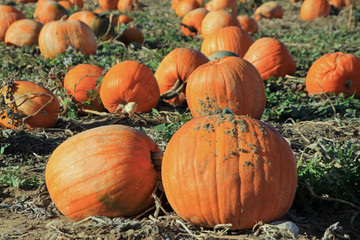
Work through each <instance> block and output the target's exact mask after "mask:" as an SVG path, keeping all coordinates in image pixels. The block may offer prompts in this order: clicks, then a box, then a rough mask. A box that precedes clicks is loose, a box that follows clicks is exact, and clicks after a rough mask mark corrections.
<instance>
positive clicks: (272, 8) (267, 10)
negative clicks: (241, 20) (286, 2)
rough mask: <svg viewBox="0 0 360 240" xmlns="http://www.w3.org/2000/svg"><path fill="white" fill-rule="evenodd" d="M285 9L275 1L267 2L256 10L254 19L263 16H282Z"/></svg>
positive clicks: (257, 19)
mask: <svg viewBox="0 0 360 240" xmlns="http://www.w3.org/2000/svg"><path fill="white" fill-rule="evenodd" d="M283 15H284V10H283V8H282V6H281V5H280V4H279V3H277V2H274V1H270V2H266V3H264V4H262V5H261V6H260V7H258V8H257V9H256V10H255V13H254V19H255V20H256V21H259V20H260V19H261V18H282V17H283Z"/></svg>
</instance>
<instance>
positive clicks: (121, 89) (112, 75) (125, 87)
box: [100, 61, 160, 113]
mask: <svg viewBox="0 0 360 240" xmlns="http://www.w3.org/2000/svg"><path fill="white" fill-rule="evenodd" d="M100 97H101V100H102V102H103V104H104V106H105V108H106V109H107V110H109V112H111V113H114V112H115V111H117V110H120V109H118V107H119V105H120V104H122V105H125V104H127V103H130V102H135V103H136V105H137V107H136V112H138V113H139V112H149V111H151V109H153V108H154V107H156V105H157V104H158V102H159V99H160V90H159V85H158V83H157V82H156V79H155V77H154V74H153V73H152V71H151V70H150V69H149V68H148V67H147V66H146V65H144V64H142V63H139V62H137V61H124V62H120V63H118V64H116V65H115V66H113V67H111V68H110V69H109V71H108V72H107V73H106V74H105V76H104V79H103V81H102V84H101V88H100Z"/></svg>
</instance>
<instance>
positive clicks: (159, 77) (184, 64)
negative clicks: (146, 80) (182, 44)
mask: <svg viewBox="0 0 360 240" xmlns="http://www.w3.org/2000/svg"><path fill="white" fill-rule="evenodd" d="M208 61H209V59H208V58H207V57H206V56H205V55H204V54H202V53H201V52H199V51H197V50H194V49H191V48H176V49H174V50H172V51H171V52H170V53H169V54H168V55H166V56H165V58H164V59H163V60H162V61H161V63H160V65H159V66H158V68H157V70H156V72H155V78H156V81H157V82H158V84H159V88H160V94H161V95H162V97H163V98H164V99H165V100H166V101H168V102H169V103H171V104H174V105H179V104H181V103H182V102H184V101H185V86H186V82H187V79H188V77H189V76H190V74H191V73H192V72H193V71H194V70H195V69H196V68H197V67H199V66H200V65H202V64H204V63H207V62H208Z"/></svg>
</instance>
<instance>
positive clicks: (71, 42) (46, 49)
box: [39, 19, 97, 58]
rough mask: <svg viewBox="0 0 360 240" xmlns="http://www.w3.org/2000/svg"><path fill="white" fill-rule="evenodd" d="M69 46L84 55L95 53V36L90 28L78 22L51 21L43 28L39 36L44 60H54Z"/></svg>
mask: <svg viewBox="0 0 360 240" xmlns="http://www.w3.org/2000/svg"><path fill="white" fill-rule="evenodd" d="M69 46H73V47H74V48H75V49H79V50H80V52H81V53H83V54H85V55H91V54H95V53H96V49H97V42H96V36H95V34H94V32H93V30H91V28H90V27H89V26H88V25H87V24H86V23H83V22H81V21H79V20H69V21H65V20H63V19H61V20H58V21H52V22H49V23H47V24H45V25H44V26H43V28H42V29H41V31H40V35H39V47H40V52H41V53H42V54H43V56H44V58H55V57H56V55H58V54H61V53H63V52H65V51H66V49H67V48H68V47H69Z"/></svg>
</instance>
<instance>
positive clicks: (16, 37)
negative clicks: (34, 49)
mask: <svg viewBox="0 0 360 240" xmlns="http://www.w3.org/2000/svg"><path fill="white" fill-rule="evenodd" d="M42 27H43V25H42V24H41V23H39V22H37V21H35V20H33V19H20V20H18V21H16V22H14V23H13V24H11V25H10V27H9V28H8V30H7V31H6V34H5V40H4V41H5V43H6V44H8V45H16V46H20V47H22V46H33V45H37V44H38V39H39V34H40V31H41V28H42Z"/></svg>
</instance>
